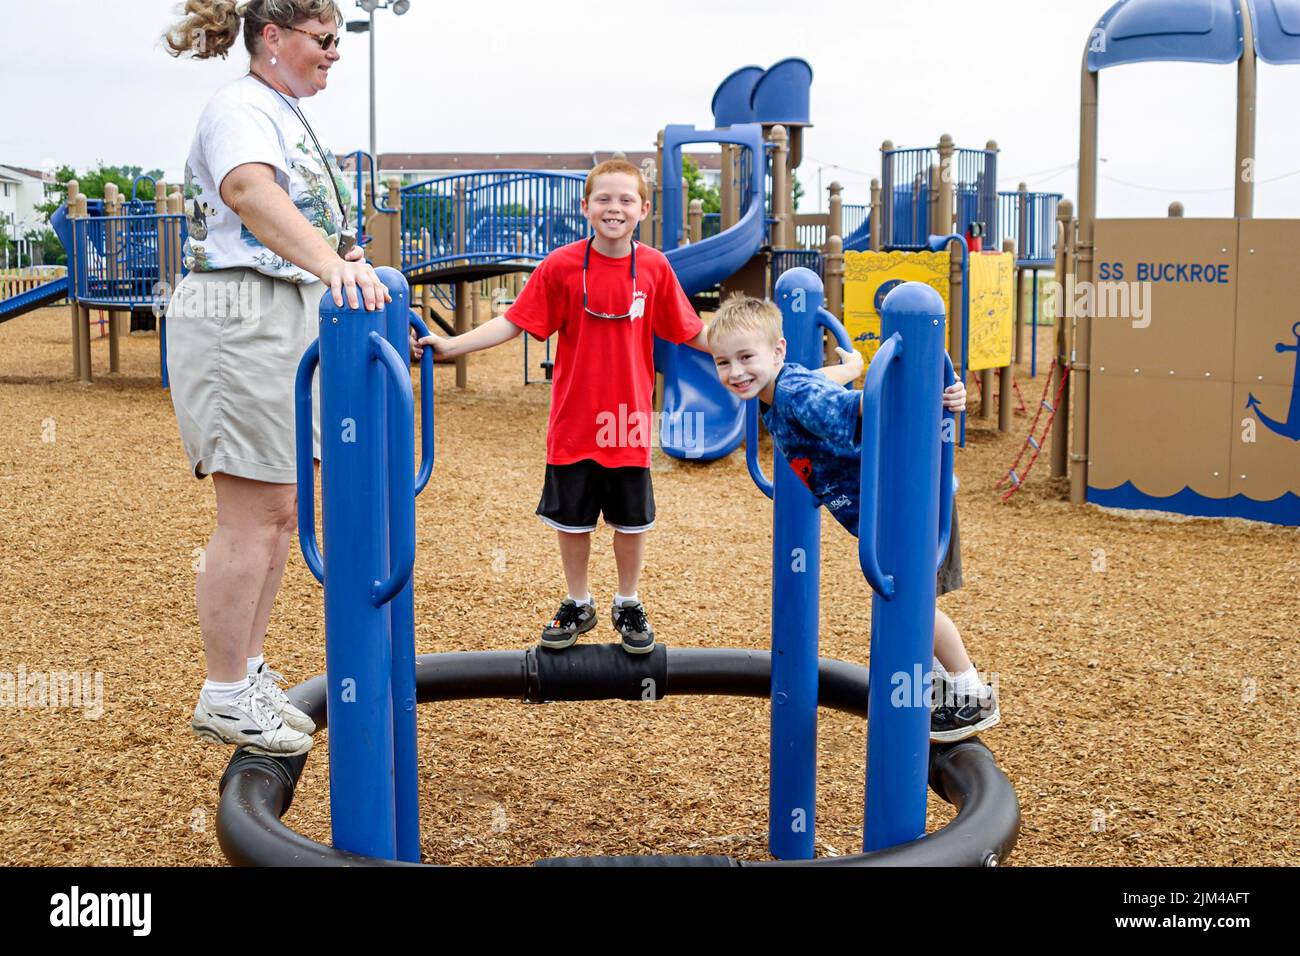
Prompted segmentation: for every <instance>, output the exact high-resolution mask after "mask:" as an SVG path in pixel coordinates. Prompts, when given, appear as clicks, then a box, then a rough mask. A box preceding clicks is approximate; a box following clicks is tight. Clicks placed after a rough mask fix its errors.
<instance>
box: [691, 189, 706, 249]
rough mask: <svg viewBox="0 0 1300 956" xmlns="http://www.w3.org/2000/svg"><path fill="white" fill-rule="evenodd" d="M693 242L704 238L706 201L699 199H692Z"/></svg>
mask: <svg viewBox="0 0 1300 956" xmlns="http://www.w3.org/2000/svg"><path fill="white" fill-rule="evenodd" d="M690 223H691V242H699V241H700V240H701V239H703V238H704V202H703V201H702V200H699V199H692V200H691V214H690Z"/></svg>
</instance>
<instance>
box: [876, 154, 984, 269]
mask: <svg viewBox="0 0 1300 956" xmlns="http://www.w3.org/2000/svg"><path fill="white" fill-rule="evenodd" d="M997 158H998V154H997V150H989V149H956V150H953V157H952V181H953V193H954V196H955V202H956V209H955V212H956V218H957V230H956V231H957V232H959V233H961V234H962V235H965V234H966V232H967V231H968V229H969V228H970V224H971V223H972V222H981V223H983V224H984V229H985V235H988V236H995V235H997V234H998V196H997V173H998V168H997ZM938 164H939V151H938V149H936V148H934V147H930V146H927V147H922V148H920V149H890V150H884V151H882V162H881V165H882V177H881V189H882V194H883V213H884V215H883V218H884V222H883V223H882V227H883V230H884V231H883V234H882V237H883V244H884V247H885V248H886V249H910V250H921V249H924V248H925V245H926V238H927V236H928V234H929V231H930V167H931V166H937V165H938Z"/></svg>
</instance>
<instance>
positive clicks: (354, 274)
mask: <svg viewBox="0 0 1300 956" xmlns="http://www.w3.org/2000/svg"><path fill="white" fill-rule="evenodd" d="M355 251H356V252H358V253H360V252H361V250H360V249H357V250H355ZM320 280H321V281H322V282H324V283H325V284H326V285H328V286H329V287H330V291H331V292H333V293H334V304H335V305H338V306H341V305H343V300H344V298H346V299H347V304H348V307H349V308H352V309H356V308H360V307H361V305H362V304H364V305H365V308H366V311H368V312H370V311H374V310H375V309H382V308H383V307H384V303H385V302H391V301H392V299H393V297H392V296H391V295H389V294H388V290H387V289H386V288H384V284H383V283H382V282H380V281H379V276H377V275H375V270H374V268H373V267H372V266H371V265H370V263H368V262H366V261H365V259H364V258H363V257H358V258H357V259H353V258H352V257H351V254H350V253H349V257H348V258H347V259H340V258H338V257H337V256H335V258H334V261H333V262H330V263H328V264H327V265H326V266H325V268H324V269H322V270H321V276H320Z"/></svg>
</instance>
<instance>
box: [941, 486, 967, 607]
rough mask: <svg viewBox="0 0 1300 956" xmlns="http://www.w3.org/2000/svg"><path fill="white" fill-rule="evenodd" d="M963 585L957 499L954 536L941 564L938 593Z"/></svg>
mask: <svg viewBox="0 0 1300 956" xmlns="http://www.w3.org/2000/svg"><path fill="white" fill-rule="evenodd" d="M959 587H961V537H960V535H958V534H957V499H955V498H954V499H953V502H952V537H951V538H950V539H949V541H948V554H947V556H946V557H945V558H944V559H943V564H941V565H939V580H938V583H937V587H936V592H937V593H938V594H947V593H948V592H949V591H955V590H957V589H958V588H959Z"/></svg>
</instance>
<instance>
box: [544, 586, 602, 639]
mask: <svg viewBox="0 0 1300 956" xmlns="http://www.w3.org/2000/svg"><path fill="white" fill-rule="evenodd" d="M595 626H596V609H595V607H593V606H592V605H590V604H579V603H578V602H577V601H574V600H573V599H572V598H567V597H566V598H565V599H564V600H563V601H562V602H560V609H559V610H558V611H556V612H555V617H553V618H552V619H551V623H550V624H548V625H546V627H544V628H543V629H542V647H546V648H550V649H551V650H553V651H562V650H564V649H565V648H566V647H572V646H573V643H574V642H575V641H576V640H577V639H578V635H579V634H585V633H586V632H587V631H590V630H591V629H592V628H593V627H595Z"/></svg>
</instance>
